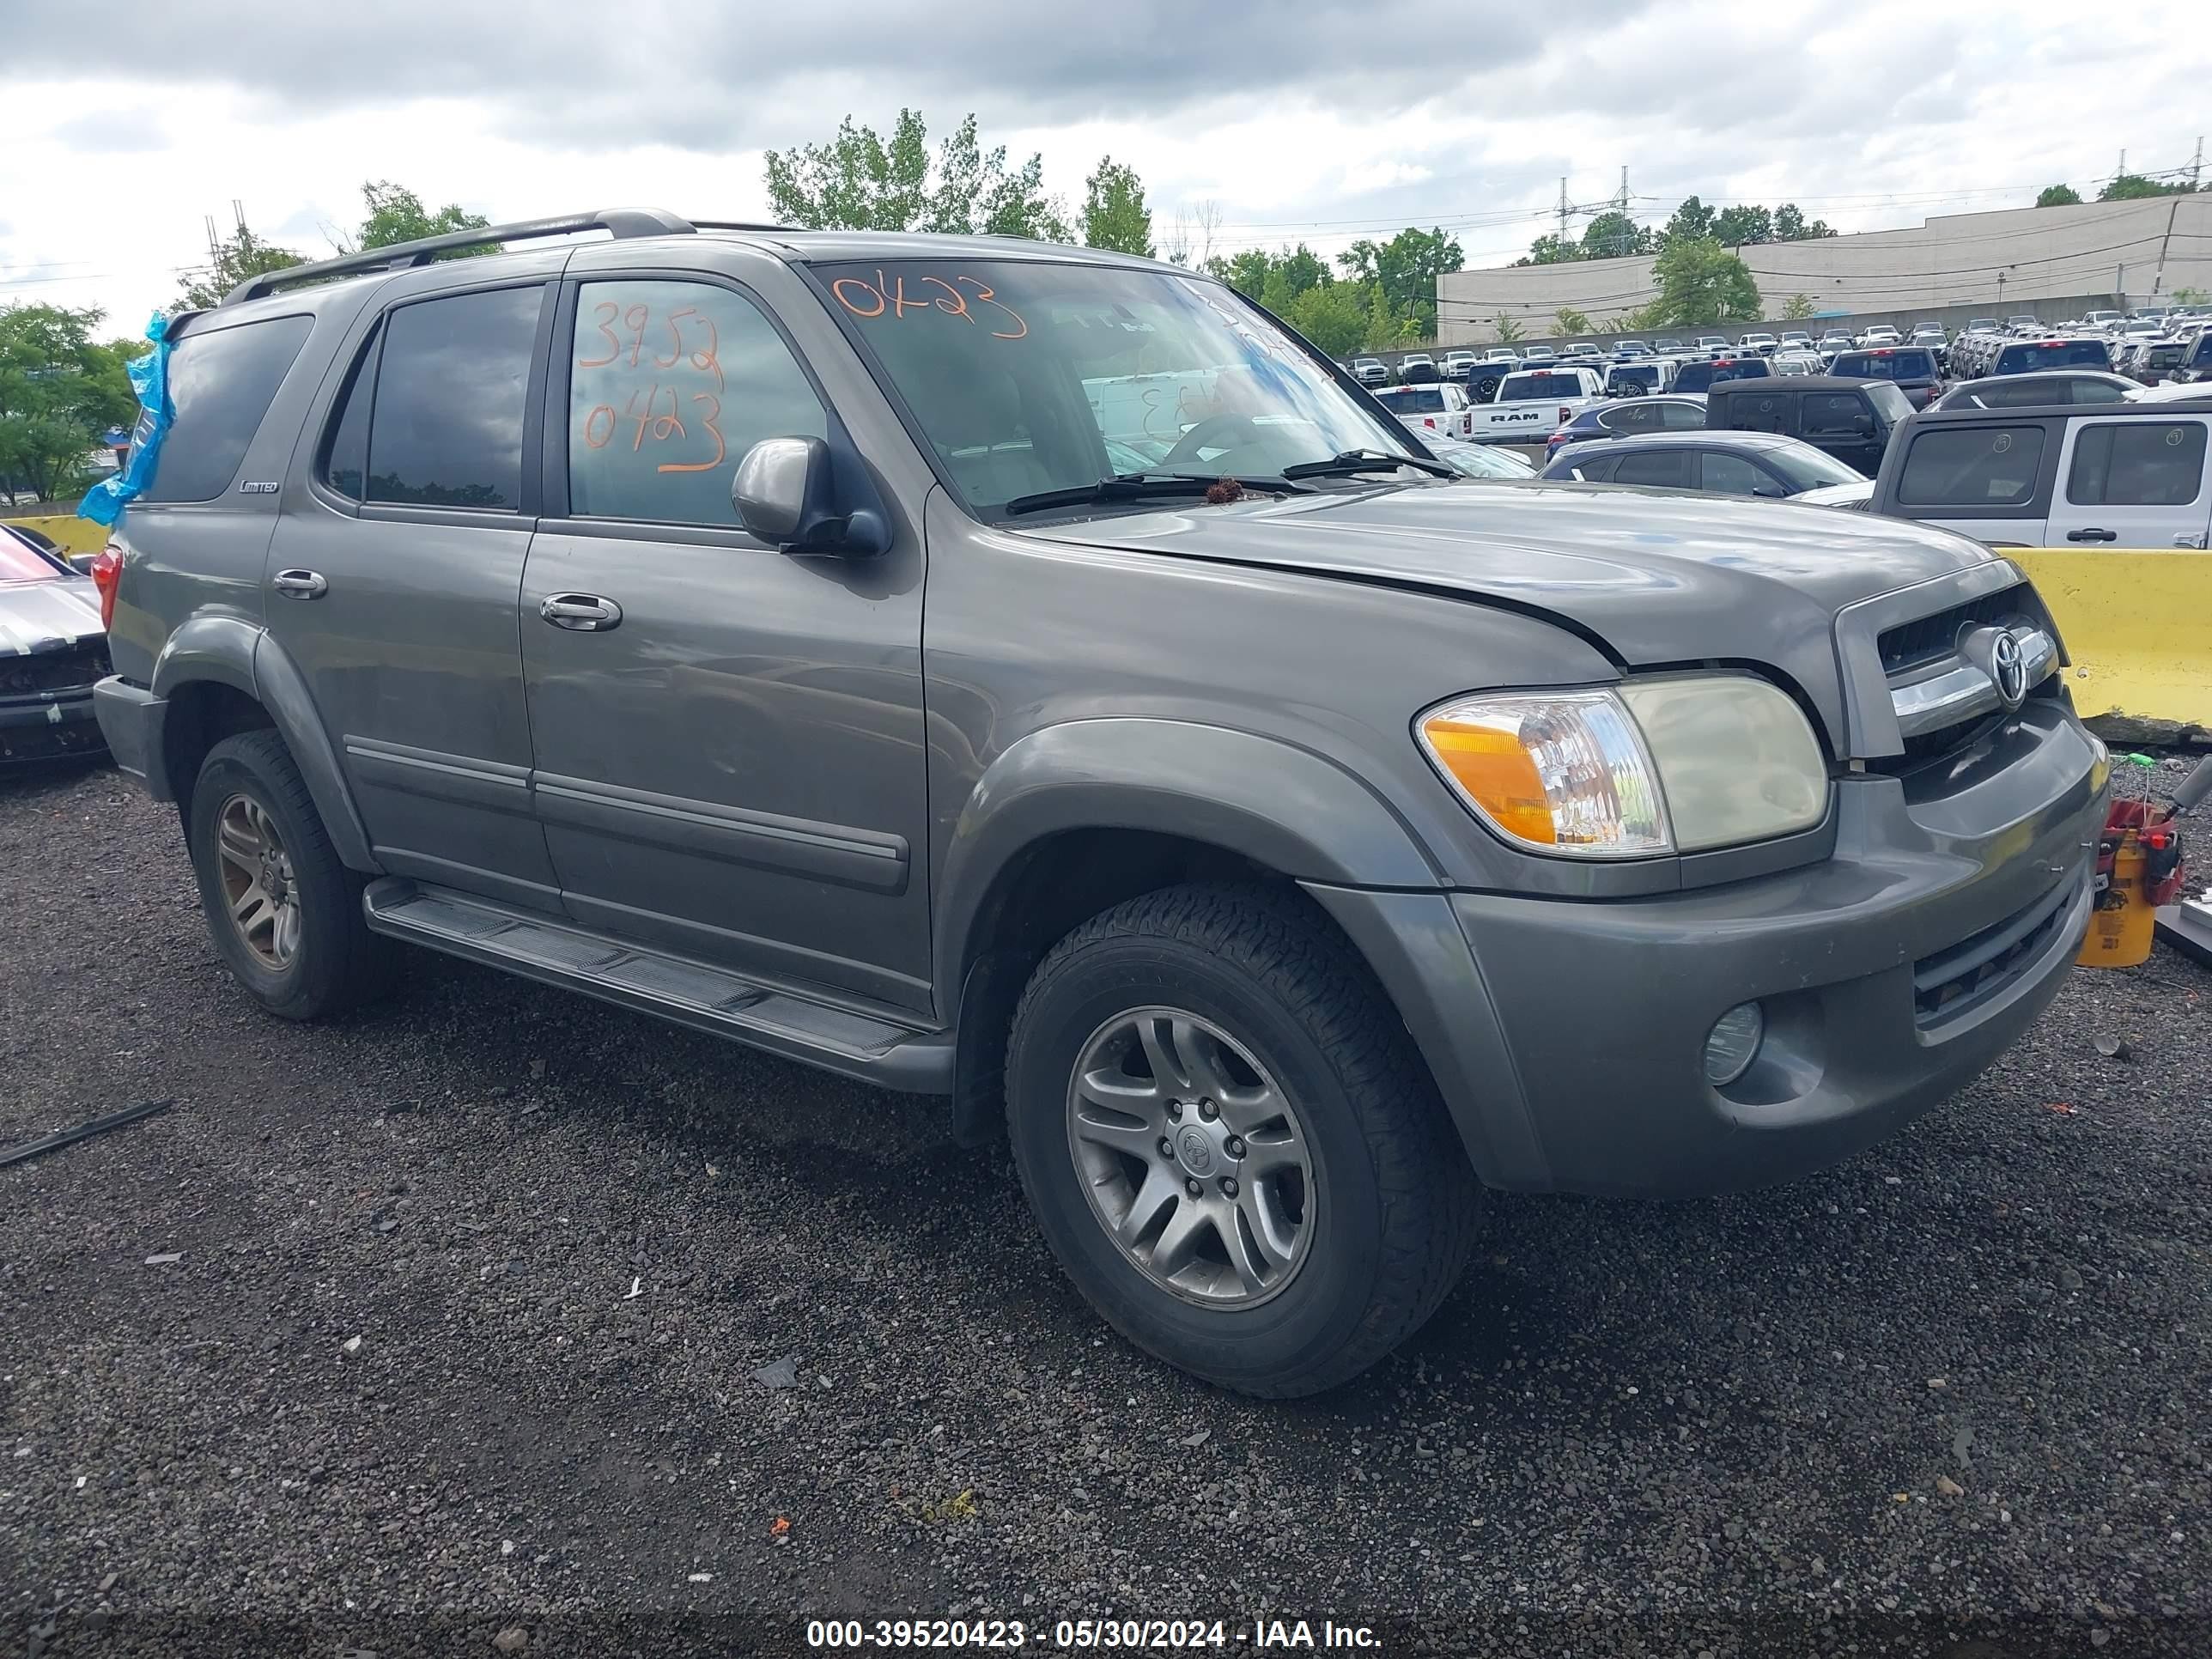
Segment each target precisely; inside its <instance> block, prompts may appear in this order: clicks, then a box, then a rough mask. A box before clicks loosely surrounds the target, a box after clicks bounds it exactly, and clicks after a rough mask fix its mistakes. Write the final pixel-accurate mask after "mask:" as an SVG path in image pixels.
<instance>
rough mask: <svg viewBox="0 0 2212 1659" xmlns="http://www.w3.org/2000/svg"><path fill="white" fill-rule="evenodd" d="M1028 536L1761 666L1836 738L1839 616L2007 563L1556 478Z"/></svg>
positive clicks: (1794, 514) (1698, 499)
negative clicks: (1411, 599)
mask: <svg viewBox="0 0 2212 1659" xmlns="http://www.w3.org/2000/svg"><path fill="white" fill-rule="evenodd" d="M1024 531H1025V533H1028V534H1030V535H1036V536H1042V537H1046V538H1051V539H1054V540H1059V541H1065V542H1071V543H1079V544H1091V545H1098V544H1106V545H1111V546H1115V547H1121V548H1127V549H1131V550H1139V551H1144V550H1150V551H1157V552H1161V553H1169V554H1175V555H1178V556H1185V557H1190V558H1203V559H1216V560H1222V561H1225V562H1234V563H1239V564H1255V565H1273V566H1278V567H1280V568H1285V569H1295V570H1304V571H1310V572H1313V573H1316V574H1323V575H1339V576H1345V577H1349V578H1354V579H1358V580H1370V581H1386V582H1392V583H1397V584H1402V585H1404V586H1419V587H1426V588H1435V589H1441V590H1445V591H1449V592H1454V593H1457V594H1461V595H1463V596H1465V597H1466V598H1468V599H1473V600H1475V601H1477V602H1480V603H1486V604H1492V605H1502V606H1506V607H1509V608H1511V609H1514V610H1517V611H1532V612H1534V613H1537V614H1539V615H1541V616H1544V617H1547V618H1550V619H1553V620H1556V621H1558V622H1559V623H1561V624H1563V625H1565V626H1566V627H1569V628H1571V629H1574V630H1575V631H1577V633H1580V634H1582V635H1585V636H1587V637H1589V638H1591V639H1593V640H1594V641H1596V642H1597V643H1598V644H1599V645H1600V646H1601V647H1602V648H1604V649H1605V650H1607V652H1608V653H1609V654H1611V655H1612V656H1613V658H1614V659H1615V660H1616V661H1618V662H1620V664H1621V665H1623V666H1625V667H1646V666H1653V665H1661V664H1669V663H1680V662H1692V661H1698V660H1702V659H1735V660H1738V661H1748V662H1757V663H1762V664H1765V665H1768V666H1770V667H1771V668H1773V669H1775V670H1777V671H1780V672H1781V673H1783V674H1785V675H1787V676H1788V677H1789V678H1791V679H1792V680H1794V681H1795V682H1796V684H1798V685H1799V686H1800V687H1801V688H1802V690H1804V691H1805V693H1806V695H1807V696H1808V697H1810V698H1811V699H1812V700H1813V702H1814V705H1815V706H1816V707H1817V708H1819V709H1820V712H1821V714H1823V716H1824V717H1826V718H1827V720H1829V729H1830V730H1831V731H1832V732H1840V731H1841V730H1842V725H1841V688H1840V684H1839V681H1838V665H1837V655H1836V645H1835V636H1834V623H1835V617H1836V613H1837V612H1838V611H1840V610H1842V609H1843V608H1844V606H1845V605H1850V604H1852V603H1854V602H1855V601H1857V600H1859V599H1869V598H1871V597H1872V596H1874V595H1875V594H1878V593H1887V592H1893V591H1894V590H1896V589H1898V588H1900V587H1909V586H1912V585H1913V584H1914V583H1916V582H1923V581H1928V580H1932V579H1934V578H1936V577H1939V576H1943V575H1946V574H1950V573H1953V572H1955V571H1959V570H1962V569H1965V568H1967V567H1969V566H1972V565H1978V564H1984V563H1987V562H1990V561H1991V560H1992V559H1993V558H1994V557H1995V555H1993V554H1991V553H1990V550H1989V549H1987V548H1986V547H1984V546H1983V545H1982V544H1980V543H1978V542H1974V541H1970V540H1968V539H1967V538H1966V537H1964V536H1960V535H1955V534H1954V533H1952V532H1949V531H1944V530H1936V529H1933V528H1931V527H1929V526H1925V525H1917V524H1912V523H1909V522H1907V521H1905V520H1898V519H1887V518H1880V517H1875V516H1874V515H1871V514H1864V513H1838V512H1827V513H1812V512H1808V511H1806V510H1805V508H1804V507H1801V506H1799V505H1798V504H1796V503H1795V502H1790V501H1744V500H1741V499H1736V498H1732V497H1728V496H1720V495H1682V494H1670V493H1668V492H1666V491H1662V490H1653V489H1627V488H1623V487H1621V486H1619V485H1612V484H1580V483H1553V482H1548V481H1544V480H1532V481H1530V482H1528V483H1517V482H1504V481H1501V482H1497V483H1492V482H1488V481H1484V480H1462V481H1455V482H1450V483H1445V482H1443V481H1439V482H1438V483H1436V484H1433V485H1425V484H1413V485H1395V486H1384V487H1381V488H1376V489H1358V490H1349V491H1325V492H1323V493H1320V494H1316V495H1292V496H1290V497H1288V498H1286V499H1283V500H1278V501H1259V502H1244V503H1238V504H1237V505H1234V506H1230V507H1188V508H1181V507H1179V508H1177V509H1176V510H1170V511H1165V512H1155V513H1133V514H1130V515H1128V516H1126V517H1114V518H1101V519H1092V520H1085V521H1082V522H1078V523H1072V524H1065V525H1054V526H1034V527H1031V526H1024Z"/></svg>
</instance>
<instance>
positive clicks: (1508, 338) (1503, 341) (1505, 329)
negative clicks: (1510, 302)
mask: <svg viewBox="0 0 2212 1659" xmlns="http://www.w3.org/2000/svg"><path fill="white" fill-rule="evenodd" d="M1490 325H1491V327H1492V328H1493V329H1495V330H1496V331H1498V344H1500V345H1511V344H1512V343H1514V342H1515V341H1516V340H1525V339H1527V338H1528V330H1527V329H1525V328H1523V327H1522V326H1521V325H1520V324H1518V323H1516V322H1515V321H1514V320H1513V319H1512V318H1510V317H1508V316H1505V315H1504V314H1503V313H1500V314H1499V315H1498V316H1495V317H1492V319H1490Z"/></svg>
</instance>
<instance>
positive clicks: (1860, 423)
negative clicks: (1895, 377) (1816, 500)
mask: <svg viewBox="0 0 2212 1659" xmlns="http://www.w3.org/2000/svg"><path fill="white" fill-rule="evenodd" d="M1888 390H1889V391H1890V392H1892V393H1893V394H1895V392H1896V391H1897V388H1896V387H1894V386H1891V387H1889V388H1888ZM1799 418H1800V420H1801V421H1802V428H1803V429H1802V436H1803V438H1804V440H1805V441H1806V442H1807V443H1808V444H1811V445H1812V446H1813V447H1814V448H1816V449H1825V450H1826V451H1827V453H1829V454H1831V455H1832V456H1834V457H1835V458H1836V459H1838V460H1839V461H1842V462H1843V463H1844V465H1848V466H1855V467H1857V468H1858V470H1859V471H1862V472H1863V473H1865V474H1866V475H1867V476H1868V477H1873V476H1874V475H1875V473H1876V472H1878V471H1881V452H1882V450H1883V448H1884V447H1886V444H1887V439H1888V436H1889V428H1887V426H1885V425H1883V424H1882V423H1881V422H1879V421H1877V420H1876V419H1875V415H1874V412H1873V410H1871V409H1870V408H1869V406H1868V403H1867V394H1866V393H1865V392H1857V391H1854V392H1807V393H1806V394H1805V398H1804V407H1803V410H1802V413H1801V415H1800V417H1799Z"/></svg>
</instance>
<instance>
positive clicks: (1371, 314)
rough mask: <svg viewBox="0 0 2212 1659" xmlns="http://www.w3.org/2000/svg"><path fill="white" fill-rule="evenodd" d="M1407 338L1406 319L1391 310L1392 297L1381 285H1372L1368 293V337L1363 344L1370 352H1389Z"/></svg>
mask: <svg viewBox="0 0 2212 1659" xmlns="http://www.w3.org/2000/svg"><path fill="white" fill-rule="evenodd" d="M1405 337H1406V319H1404V318H1402V317H1401V316H1400V315H1399V314H1398V313H1396V312H1395V311H1394V310H1393V309H1392V308H1391V306H1390V296H1389V294H1388V293H1386V292H1384V290H1383V284H1382V283H1370V285H1369V288H1368V293H1367V337H1366V338H1365V339H1364V341H1362V342H1361V343H1362V344H1364V346H1365V347H1366V348H1367V349H1369V350H1370V351H1388V350H1389V349H1390V348H1391V347H1392V346H1394V345H1395V344H1397V343H1398V342H1399V341H1401V340H1402V339H1404V338H1405Z"/></svg>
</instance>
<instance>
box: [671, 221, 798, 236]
mask: <svg viewBox="0 0 2212 1659" xmlns="http://www.w3.org/2000/svg"><path fill="white" fill-rule="evenodd" d="M691 228H692V229H694V230H776V231H789V232H792V233H794V234H795V233H798V232H801V231H804V230H805V228H806V227H805V226H804V225H766V224H758V223H756V222H753V221H752V220H750V219H694V220H693V221H692V222H691Z"/></svg>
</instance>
